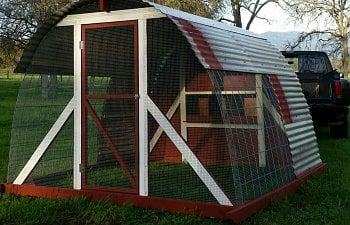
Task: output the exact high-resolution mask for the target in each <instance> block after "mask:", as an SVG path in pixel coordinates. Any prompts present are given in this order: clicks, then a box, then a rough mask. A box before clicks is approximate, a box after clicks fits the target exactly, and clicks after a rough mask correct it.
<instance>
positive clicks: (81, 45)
mask: <svg viewBox="0 0 350 225" xmlns="http://www.w3.org/2000/svg"><path fill="white" fill-rule="evenodd" d="M84 47H85V46H84V41H79V49H84Z"/></svg>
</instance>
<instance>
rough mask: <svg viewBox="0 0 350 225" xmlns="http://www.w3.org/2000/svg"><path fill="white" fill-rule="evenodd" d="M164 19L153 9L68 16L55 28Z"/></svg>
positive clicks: (162, 15)
mask: <svg viewBox="0 0 350 225" xmlns="http://www.w3.org/2000/svg"><path fill="white" fill-rule="evenodd" d="M162 17H166V15H164V14H163V13H161V12H160V11H159V10H157V9H155V8H154V7H148V8H140V9H126V10H117V11H110V12H94V13H84V14H75V15H68V16H66V17H65V18H63V19H62V20H61V21H60V22H59V23H58V25H57V26H70V25H76V24H96V23H109V22H120V21H127V20H142V19H152V18H162Z"/></svg>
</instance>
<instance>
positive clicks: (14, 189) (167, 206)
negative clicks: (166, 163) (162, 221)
mask: <svg viewBox="0 0 350 225" xmlns="http://www.w3.org/2000/svg"><path fill="white" fill-rule="evenodd" d="M325 168H326V164H320V165H318V166H317V167H315V168H313V169H310V170H309V171H307V172H305V173H304V174H302V175H300V176H298V178H296V179H295V180H294V181H291V182H290V183H288V184H286V185H284V186H282V187H281V188H279V189H276V190H275V191H273V192H270V193H268V194H266V195H264V196H262V197H260V198H258V199H255V200H253V201H250V202H247V203H245V204H243V205H241V206H222V205H219V204H215V203H205V202H194V201H188V200H176V199H166V198H159V197H144V196H138V195H135V194H126V193H116V192H110V191H105V190H98V191H97V190H72V189H65V188H52V187H39V186H31V185H14V184H4V185H3V189H4V191H5V192H7V193H12V194H15V195H20V196H26V195H30V196H34V197H45V198H52V199H57V198H68V199H71V198H76V197H79V196H85V197H87V198H89V199H91V200H94V201H99V200H103V199H109V200H111V201H112V202H114V203H117V204H125V203H132V204H133V205H134V206H136V207H143V208H154V209H162V210H166V211H170V212H175V213H183V214H191V215H193V214H195V215H202V216H206V217H215V218H220V219H226V220H231V221H233V222H235V223H240V222H242V221H243V220H245V219H247V218H248V217H251V216H252V215H254V214H255V213H257V212H259V211H261V210H262V209H264V208H266V207H267V206H269V205H270V203H271V201H270V200H271V199H281V198H283V197H284V196H286V195H287V194H289V193H292V192H295V191H296V190H297V189H298V187H299V186H300V185H302V184H303V183H305V182H306V180H307V179H308V178H310V176H311V175H312V174H318V173H321V172H322V171H324V170H325Z"/></svg>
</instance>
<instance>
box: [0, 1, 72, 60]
mask: <svg viewBox="0 0 350 225" xmlns="http://www.w3.org/2000/svg"><path fill="white" fill-rule="evenodd" d="M68 2H70V0H2V1H1V2H0V55H2V57H3V58H5V57H7V56H12V57H10V58H6V60H4V59H3V60H2V61H3V62H2V64H5V62H6V64H12V65H14V64H15V63H14V62H11V63H10V62H9V60H10V59H12V60H13V59H14V58H16V57H15V56H16V55H17V57H18V55H20V52H21V50H22V49H24V47H25V46H26V44H27V43H28V41H29V39H30V38H31V37H32V35H33V34H34V33H35V31H36V29H37V27H38V26H40V24H42V23H43V22H44V21H46V20H47V19H48V18H49V17H50V16H51V15H52V13H53V12H54V11H56V10H57V9H58V8H60V7H62V6H63V5H65V4H66V3H68ZM6 66H9V65H6Z"/></svg>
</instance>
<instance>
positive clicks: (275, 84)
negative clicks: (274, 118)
mask: <svg viewBox="0 0 350 225" xmlns="http://www.w3.org/2000/svg"><path fill="white" fill-rule="evenodd" d="M268 77H269V80H270V82H271V84H272V88H273V89H274V91H275V93H276V95H277V101H278V103H279V107H280V111H281V113H282V117H283V120H284V121H285V123H286V124H289V123H292V122H293V120H292V116H291V114H290V110H289V105H288V102H287V99H286V96H285V95H284V91H283V89H282V86H281V83H280V81H279V80H278V77H277V76H276V75H269V76H268Z"/></svg>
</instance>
